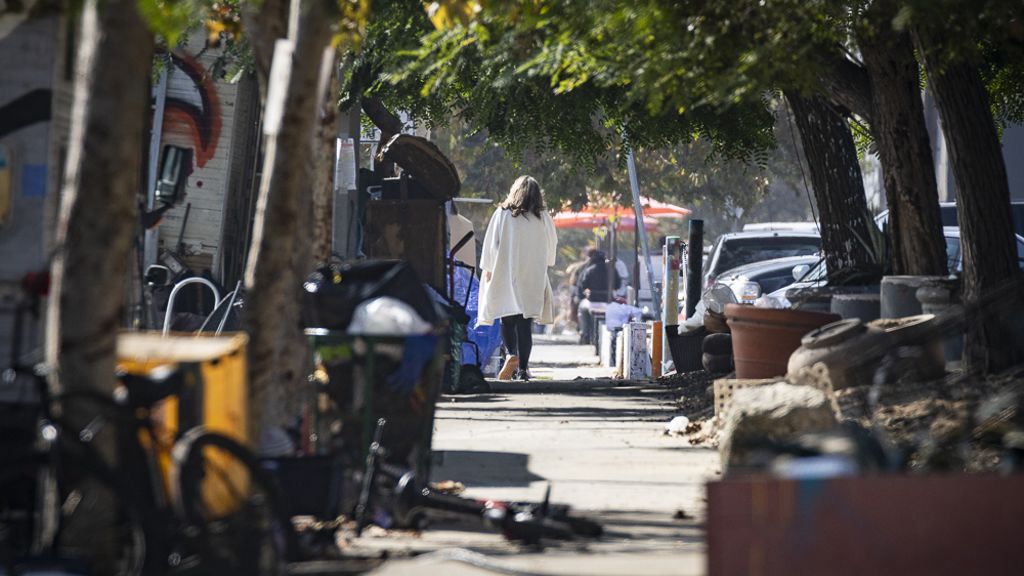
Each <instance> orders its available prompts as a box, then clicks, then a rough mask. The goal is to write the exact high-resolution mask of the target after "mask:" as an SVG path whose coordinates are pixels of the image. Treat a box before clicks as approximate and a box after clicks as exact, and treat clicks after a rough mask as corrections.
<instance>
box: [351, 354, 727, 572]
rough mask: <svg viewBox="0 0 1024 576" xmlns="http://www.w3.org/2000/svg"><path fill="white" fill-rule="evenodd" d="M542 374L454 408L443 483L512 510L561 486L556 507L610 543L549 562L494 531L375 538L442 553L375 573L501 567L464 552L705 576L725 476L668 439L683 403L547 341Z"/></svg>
mask: <svg viewBox="0 0 1024 576" xmlns="http://www.w3.org/2000/svg"><path fill="white" fill-rule="evenodd" d="M531 363H532V364H533V367H532V368H531V371H532V372H533V375H534V377H535V380H534V381H532V382H526V383H523V382H497V383H493V388H494V390H493V391H492V393H489V394H479V395H471V396H455V397H445V398H443V399H442V401H441V404H440V405H439V406H438V411H437V418H436V428H435V433H434V449H435V451H436V452H437V462H436V465H435V468H434V472H433V479H434V480H436V481H440V480H457V481H459V482H462V483H464V484H465V485H466V488H467V490H466V495H468V496H473V497H480V498H494V499H501V500H540V499H542V498H543V496H544V491H545V490H546V488H547V486H548V484H549V483H550V484H551V486H552V491H551V498H552V501H553V502H559V503H567V504H571V505H572V506H573V508H574V509H575V510H577V511H580V512H586V513H587V514H589V515H591V516H593V517H595V518H597V519H599V520H601V521H602V522H604V524H605V529H606V535H605V536H604V537H603V538H601V539H600V540H597V541H592V542H586V543H570V544H562V545H555V546H551V547H549V548H547V549H546V550H544V551H543V552H537V551H533V550H523V549H520V548H519V547H517V546H516V545H512V544H509V543H507V542H505V541H504V540H503V539H502V538H501V537H500V536H498V535H495V534H492V533H488V532H483V531H472V532H468V531H456V530H449V529H440V527H436V528H433V529H429V530H427V531H425V532H423V533H422V534H421V535H420V536H418V537H413V536H408V535H406V536H402V535H395V534H388V535H386V536H385V535H378V536H376V537H372V536H364V537H363V538H361V539H360V540H359V541H357V542H356V543H355V545H356V549H359V550H364V551H371V550H388V551H389V553H390V554H392V555H403V554H408V553H413V552H432V551H441V552H435V553H433V554H425V555H423V556H419V557H418V558H411V559H409V558H406V559H394V560H391V561H389V562H387V563H386V564H385V565H384V566H382V567H381V568H380V569H378V571H376V572H374V574H388V575H404V574H449V575H461V574H467V575H468V574H493V573H494V568H495V567H494V566H491V567H489V569H488V568H480V567H475V566H472V565H470V564H468V563H466V562H460V561H456V560H452V559H451V556H452V554H453V552H452V551H451V549H452V548H468V549H470V550H473V551H476V552H480V553H483V554H485V555H486V561H487V562H498V563H501V564H502V565H501V566H499V567H497V568H502V569H512V570H513V571H525V572H529V573H541V574H576V575H613V574H615V575H634V574H666V575H668V574H672V575H681V574H701V573H703V572H704V555H703V550H704V533H703V529H702V522H703V515H704V488H703V483H704V481H705V480H706V479H709V478H713V477H714V476H715V474H716V473H717V470H718V457H717V453H716V452H714V451H712V450H710V449H707V448H695V447H692V446H690V445H689V444H688V443H687V442H686V441H685V440H683V439H681V438H675V437H669V436H664V435H663V434H662V428H663V425H664V423H665V422H667V421H668V420H670V419H671V418H672V416H674V415H676V412H675V409H674V407H673V405H672V404H671V397H670V396H669V395H667V394H664V393H663V392H662V391H661V390H659V389H658V388H657V387H656V386H653V385H651V384H642V383H630V384H627V385H621V383H619V382H615V381H613V380H609V379H607V376H608V375H609V373H610V371H609V370H608V369H607V368H601V367H600V366H597V357H596V356H594V352H593V347H590V346H576V345H574V344H573V343H572V340H571V339H569V338H560V337H555V338H552V337H538V338H537V339H536V340H535V348H534V359H533V360H532V361H531ZM680 511H681V512H682V514H679V512H680ZM680 515H681V516H685V517H686V518H684V519H680V518H678V517H677V516H680ZM478 559H479V558H478Z"/></svg>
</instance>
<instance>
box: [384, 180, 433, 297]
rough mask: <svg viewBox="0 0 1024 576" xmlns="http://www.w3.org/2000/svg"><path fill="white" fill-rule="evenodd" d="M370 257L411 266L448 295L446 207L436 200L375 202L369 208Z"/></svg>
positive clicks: (420, 276)
mask: <svg viewBox="0 0 1024 576" xmlns="http://www.w3.org/2000/svg"><path fill="white" fill-rule="evenodd" d="M364 246H365V250H366V255H367V256H369V257H370V258H380V259H398V260H405V261H406V262H408V263H409V265H410V266H411V267H412V269H413V270H415V271H416V275H417V276H418V277H419V279H420V281H421V282H425V283H427V284H430V285H431V286H433V287H434V289H435V290H437V291H438V292H441V293H442V294H445V293H446V289H445V264H444V252H445V249H444V246H445V230H444V205H443V204H441V203H439V202H437V201H435V200H375V201H371V202H369V203H368V204H367V206H366V237H365V242H364Z"/></svg>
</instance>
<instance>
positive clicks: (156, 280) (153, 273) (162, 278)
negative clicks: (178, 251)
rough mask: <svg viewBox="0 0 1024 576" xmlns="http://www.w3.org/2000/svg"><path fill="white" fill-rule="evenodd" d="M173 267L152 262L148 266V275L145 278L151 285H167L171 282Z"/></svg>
mask: <svg viewBox="0 0 1024 576" xmlns="http://www.w3.org/2000/svg"><path fill="white" fill-rule="evenodd" d="M173 277H174V275H173V274H171V269H170V268H168V267H167V266H161V265H159V264H152V265H150V266H149V267H148V268H146V275H145V277H144V278H143V279H144V280H145V281H146V284H148V285H149V286H167V285H169V284H170V283H171V278H173Z"/></svg>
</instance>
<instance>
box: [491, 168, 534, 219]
mask: <svg viewBox="0 0 1024 576" xmlns="http://www.w3.org/2000/svg"><path fill="white" fill-rule="evenodd" d="M501 207H502V208H504V209H505V210H511V211H512V215H513V216H521V215H523V214H533V215H534V216H536V217H537V218H540V212H541V210H544V195H543V194H542V193H541V190H540V184H538V183H537V181H536V180H534V179H533V178H532V177H530V176H525V175H524V176H520V177H519V178H516V181H515V182H514V183H512V187H511V188H509V191H508V196H507V197H506V198H505V201H504V202H502V203H501Z"/></svg>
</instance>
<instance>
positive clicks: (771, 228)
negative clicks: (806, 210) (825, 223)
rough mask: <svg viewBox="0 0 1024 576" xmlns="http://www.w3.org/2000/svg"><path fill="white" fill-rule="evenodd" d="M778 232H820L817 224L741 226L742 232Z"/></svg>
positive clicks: (758, 224)
mask: <svg viewBox="0 0 1024 576" xmlns="http://www.w3.org/2000/svg"><path fill="white" fill-rule="evenodd" d="M778 230H791V231H794V232H815V233H817V232H820V230H819V229H818V223H817V222H754V223H751V224H744V225H743V231H744V232H775V231H778Z"/></svg>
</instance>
